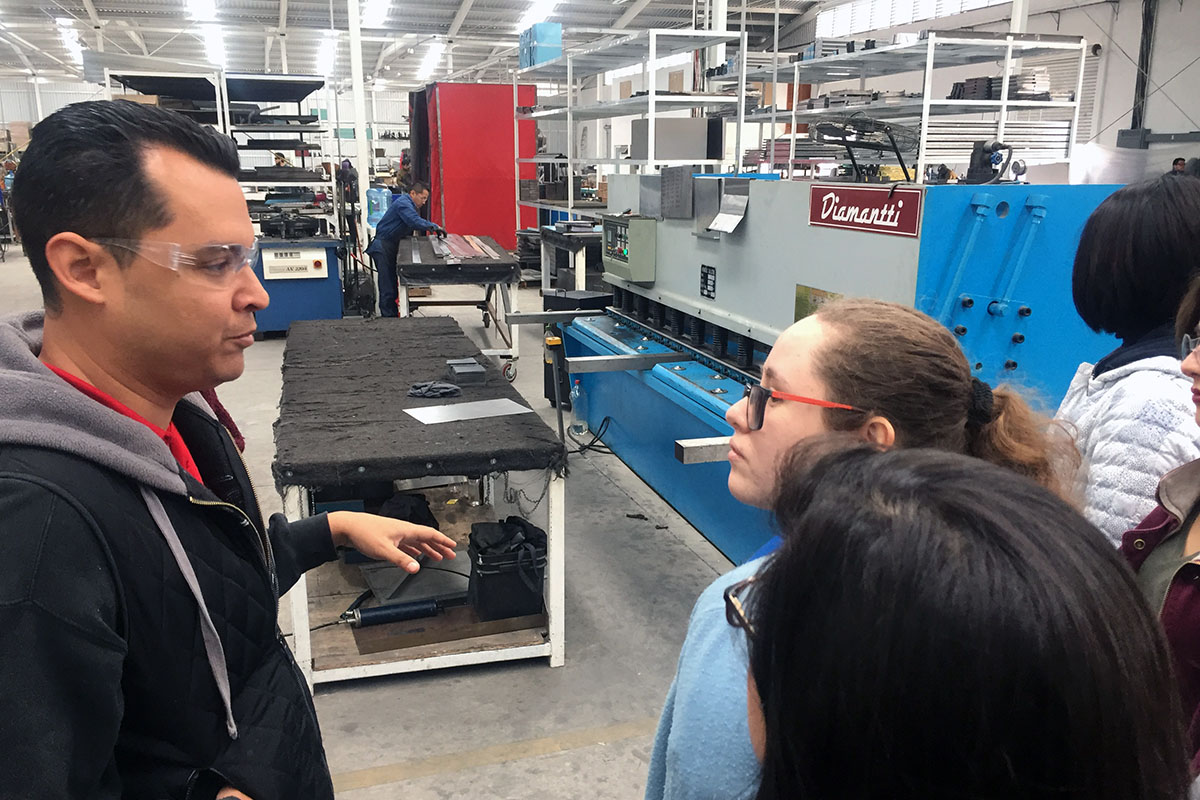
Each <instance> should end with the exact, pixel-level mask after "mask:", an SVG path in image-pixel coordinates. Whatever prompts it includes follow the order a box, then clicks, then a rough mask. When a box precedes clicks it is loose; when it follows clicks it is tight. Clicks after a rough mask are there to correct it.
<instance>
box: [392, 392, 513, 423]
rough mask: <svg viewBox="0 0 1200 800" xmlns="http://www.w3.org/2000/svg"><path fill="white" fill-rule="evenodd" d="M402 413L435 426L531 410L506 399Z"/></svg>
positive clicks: (429, 407)
mask: <svg viewBox="0 0 1200 800" xmlns="http://www.w3.org/2000/svg"><path fill="white" fill-rule="evenodd" d="M404 413H405V414H408V415H409V416H410V417H413V418H414V419H416V420H417V421H418V422H421V423H424V424H425V425H436V424H438V423H440V422H462V421H463V420H468V419H486V418H488V417H507V416H509V415H511V414H532V413H533V409H532V408H526V407H525V406H523V405H521V404H520V403H516V402H514V401H512V400H509V399H507V398H501V399H498V400H476V401H474V402H471V403H454V404H453V405H440V406H421V407H420V408H406V409H404Z"/></svg>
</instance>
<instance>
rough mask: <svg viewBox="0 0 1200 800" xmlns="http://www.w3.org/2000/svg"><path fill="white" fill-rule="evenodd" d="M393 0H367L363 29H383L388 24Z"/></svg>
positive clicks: (364, 8)
mask: <svg viewBox="0 0 1200 800" xmlns="http://www.w3.org/2000/svg"><path fill="white" fill-rule="evenodd" d="M391 6H392V0H367V2H366V3H365V4H364V5H363V12H362V20H361V21H362V27H364V28H382V27H384V25H385V24H386V23H387V18H388V13H389V12H390V11H391Z"/></svg>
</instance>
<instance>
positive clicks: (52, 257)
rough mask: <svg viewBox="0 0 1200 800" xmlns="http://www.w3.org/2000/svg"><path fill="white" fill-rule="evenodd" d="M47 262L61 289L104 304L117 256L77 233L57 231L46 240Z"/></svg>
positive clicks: (116, 267) (89, 301) (86, 300)
mask: <svg viewBox="0 0 1200 800" xmlns="http://www.w3.org/2000/svg"><path fill="white" fill-rule="evenodd" d="M46 261H47V263H49V265H50V271H51V272H52V273H53V274H54V279H55V280H56V281H58V286H59V290H60V291H61V292H63V293H64V294H66V295H72V296H75V297H78V298H79V299H81V300H84V301H85V302H88V303H95V304H97V305H103V304H104V301H105V299H106V298H105V288H106V287H107V286H108V284H109V280H110V276H111V275H112V272H113V271H114V270H116V269H118V266H117V262H116V259H114V258H113V257H112V254H111V253H109V252H108V251H107V250H105V249H104V247H103V246H101V245H98V244H96V243H95V242H89V241H88V240H87V239H85V238H83V237H82V236H80V235H79V234H77V233H69V232H63V233H57V234H55V235H54V236H52V237H50V241H48V242H46Z"/></svg>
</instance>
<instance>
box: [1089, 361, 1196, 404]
mask: <svg viewBox="0 0 1200 800" xmlns="http://www.w3.org/2000/svg"><path fill="white" fill-rule="evenodd" d="M1094 369H1095V365H1094V364H1089V363H1087V362H1086V361H1085V362H1084V363H1082V364H1080V365H1079V368H1078V369H1076V371H1075V377H1074V378H1072V379H1071V386H1070V388H1069V389H1068V390H1067V393H1068V395H1069V394H1071V393H1072V392H1074V391H1080V390H1086V391H1088V392H1094V391H1096V390H1098V389H1104V388H1107V387H1109V386H1111V385H1113V384H1115V383H1118V382H1120V381H1121V380H1123V379H1125V378H1128V377H1129V376H1130V375H1134V374H1138V373H1140V374H1143V375H1150V374H1155V373H1157V374H1159V375H1162V376H1164V377H1166V378H1170V379H1173V380H1179V381H1186V382H1188V383H1191V380H1190V379H1189V378H1188V377H1186V376H1185V375H1184V374H1183V373H1182V372H1180V371H1179V359H1178V358H1177V357H1175V356H1151V357H1149V358H1140V359H1138V360H1137V361H1131V362H1129V363H1127V364H1122V365H1121V366H1118V367H1113V368H1111V369H1109V370H1107V371H1105V372H1102V373H1100V374H1099V375H1095V374H1093V370H1094Z"/></svg>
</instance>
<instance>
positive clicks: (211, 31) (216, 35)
mask: <svg viewBox="0 0 1200 800" xmlns="http://www.w3.org/2000/svg"><path fill="white" fill-rule="evenodd" d="M201 35H202V36H203V37H204V56H205V58H207V59H208V63H210V64H216V65H217V66H218V67H224V66H225V37H224V36H222V35H221V26H220V25H213V24H211V23H210V24H208V25H202V26H201Z"/></svg>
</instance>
